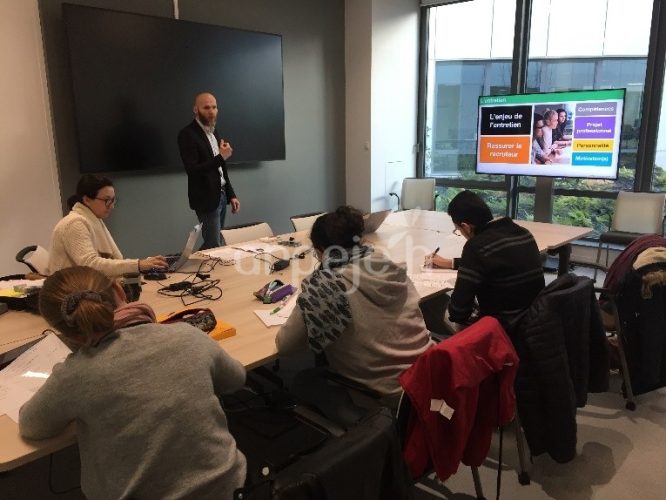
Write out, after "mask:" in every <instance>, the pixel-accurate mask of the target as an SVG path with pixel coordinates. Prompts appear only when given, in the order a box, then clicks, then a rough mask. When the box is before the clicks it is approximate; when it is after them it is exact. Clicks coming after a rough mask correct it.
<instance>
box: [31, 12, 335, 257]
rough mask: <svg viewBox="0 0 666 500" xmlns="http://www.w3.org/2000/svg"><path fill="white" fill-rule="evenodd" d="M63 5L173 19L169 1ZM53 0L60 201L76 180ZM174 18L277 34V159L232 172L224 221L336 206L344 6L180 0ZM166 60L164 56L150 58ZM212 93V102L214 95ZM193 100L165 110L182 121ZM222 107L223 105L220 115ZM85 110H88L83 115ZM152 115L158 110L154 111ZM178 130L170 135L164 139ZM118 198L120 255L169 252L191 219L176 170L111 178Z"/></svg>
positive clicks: (48, 32)
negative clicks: (280, 75)
mask: <svg viewBox="0 0 666 500" xmlns="http://www.w3.org/2000/svg"><path fill="white" fill-rule="evenodd" d="M68 2H69V3H77V4H81V5H89V6H94V7H103V8H109V9H114V10H122V11H126V12H134V13H140V14H149V15H155V16H163V17H173V3H172V1H171V0H141V1H136V0H88V1H83V0H68ZM62 3H63V1H62V0H39V9H40V17H41V23H42V33H43V39H44V46H45V54H46V61H47V78H48V87H49V95H50V100H51V105H52V109H53V121H54V130H55V140H56V157H57V162H58V170H59V176H60V183H61V191H62V193H63V198H64V199H66V198H67V196H68V195H69V194H71V193H72V192H73V191H74V188H75V185H76V181H77V179H78V177H79V169H78V160H77V154H76V140H75V138H76V127H75V124H74V114H73V106H72V94H71V87H70V83H69V63H68V59H67V52H66V43H65V42H66V40H65V32H64V27H63V24H62V14H61V5H62ZM178 5H179V14H180V16H179V17H180V19H183V20H188V21H196V22H205V23H209V24H218V25H223V26H229V27H234V28H242V29H250V30H256V31H265V32H270V33H277V34H280V35H282V44H283V67H284V100H285V138H286V160H284V161H272V162H262V163H255V164H243V165H237V166H232V167H231V168H230V171H229V175H230V177H231V180H232V183H233V185H234V189H235V191H236V194H237V195H238V197H239V198H240V200H241V213H240V214H238V215H236V216H231V215H228V216H227V225H234V224H240V223H243V222H251V221H256V220H264V221H267V222H269V223H270V224H271V226H272V227H273V230H274V231H275V232H276V233H280V232H286V231H289V230H291V224H290V222H289V216H290V215H293V214H297V213H304V212H311V211H315V210H330V209H332V208H334V207H335V206H337V205H338V204H340V203H342V202H343V201H344V189H345V179H344V176H345V171H344V158H345V133H344V117H345V99H344V85H345V80H344V79H345V70H344V1H343V0H289V1H285V2H274V1H270V0H180V1H179V2H178ZM155 56H156V57H163V58H164V64H168V63H169V55H168V54H156V55H155ZM219 97H220V96H218V99H219ZM191 101H192V96H174V97H173V102H170V103H165V104H164V105H165V106H167V105H170V106H179V107H182V108H183V126H184V125H186V124H187V123H188V122H189V121H190V120H191ZM223 111H224V110H223V109H222V112H223ZM91 112H94V110H91ZM155 113H156V114H159V110H155ZM177 133H178V131H177V130H174V134H173V140H174V141H175V140H176V135H177ZM112 178H113V180H114V183H115V186H116V191H117V194H118V197H119V198H120V202H119V204H118V206H117V207H116V209H115V211H114V213H113V214H112V215H111V217H110V218H109V219H108V220H107V224H108V226H109V228H110V230H111V232H112V233H113V235H114V238H115V239H116V242H117V243H118V245H119V246H120V248H121V249H122V251H123V253H124V254H125V255H126V256H128V257H141V256H145V255H153V254H156V253H163V252H171V251H177V250H178V247H179V246H180V245H181V244H182V242H183V241H184V238H185V236H186V233H187V232H188V229H189V227H190V226H191V225H192V224H194V223H195V222H196V217H195V215H194V212H192V211H191V210H190V209H189V206H188V203H187V178H186V176H185V174H184V172H183V173H163V174H150V175H148V174H143V175H142V174H126V173H114V174H112Z"/></svg>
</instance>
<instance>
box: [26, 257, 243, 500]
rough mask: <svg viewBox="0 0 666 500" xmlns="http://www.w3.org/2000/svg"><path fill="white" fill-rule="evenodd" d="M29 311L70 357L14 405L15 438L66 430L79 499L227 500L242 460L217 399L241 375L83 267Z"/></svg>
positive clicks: (217, 353) (201, 341)
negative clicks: (72, 434)
mask: <svg viewBox="0 0 666 500" xmlns="http://www.w3.org/2000/svg"><path fill="white" fill-rule="evenodd" d="M39 302H40V304H39V306H40V312H41V314H42V316H44V318H45V319H46V321H47V322H48V323H49V324H50V325H51V326H52V327H53V328H54V329H57V330H58V331H60V332H61V333H62V334H63V336H64V340H65V341H66V342H67V344H68V345H70V346H71V347H72V348H73V349H74V353H73V354H71V355H69V356H68V357H67V359H65V361H64V362H63V363H61V364H58V365H56V366H55V367H54V369H53V373H52V374H51V376H50V377H49V378H48V379H47V380H46V382H45V383H44V385H43V386H42V387H41V389H39V391H37V393H36V394H35V395H34V396H33V398H32V399H30V400H29V401H28V402H27V403H26V404H25V405H24V406H23V408H21V411H20V415H19V428H20V432H21V435H22V436H23V437H25V438H27V439H46V438H50V437H54V436H57V435H58V434H60V433H61V432H62V431H63V430H64V429H65V427H66V426H67V425H68V424H69V423H70V422H76V424H77V425H76V432H77V437H78V442H79V449H80V453H81V488H82V490H83V493H84V494H85V495H86V497H88V498H197V499H205V498H231V497H232V494H233V491H234V490H235V489H236V488H239V487H241V486H242V485H243V483H244V481H245V473H246V462H245V457H244V456H243V454H242V453H241V452H240V451H239V450H238V449H237V448H236V442H235V440H234V438H233V437H232V436H231V434H230V433H229V430H228V427H227V420H226V417H225V414H224V411H222V407H221V406H220V402H219V399H218V397H219V396H220V395H221V394H222V393H227V392H233V391H235V390H237V389H240V388H241V387H242V386H243V384H244V383H245V369H244V368H243V366H242V365H241V364H240V363H239V362H238V361H236V360H234V359H232V358H231V357H230V356H229V355H227V354H226V353H225V352H224V351H223V350H222V349H220V347H219V345H218V344H217V343H216V342H215V341H213V340H212V339H210V338H209V337H208V336H206V335H205V334H203V333H202V332H201V331H200V330H198V329H196V328H194V327H192V326H190V325H188V324H185V323H176V324H172V325H159V324H155V314H154V313H153V311H152V309H151V308H150V307H149V306H148V305H146V304H142V303H138V302H132V303H129V304H127V303H126V302H125V300H124V293H123V290H122V288H121V287H120V286H119V285H118V284H117V283H115V282H114V281H113V280H111V279H109V278H107V277H106V276H104V275H103V274H102V273H100V272H98V271H95V270H93V269H91V268H87V267H71V268H67V269H63V270H61V271H58V272H56V273H55V274H53V275H52V276H50V277H49V278H47V279H46V281H45V282H44V286H43V288H42V290H41V292H40V299H39Z"/></svg>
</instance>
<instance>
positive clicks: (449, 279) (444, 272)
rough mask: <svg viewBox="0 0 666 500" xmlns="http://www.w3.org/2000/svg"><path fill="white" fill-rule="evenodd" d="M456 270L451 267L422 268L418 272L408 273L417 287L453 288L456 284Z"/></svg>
mask: <svg viewBox="0 0 666 500" xmlns="http://www.w3.org/2000/svg"><path fill="white" fill-rule="evenodd" d="M457 276H458V272H457V271H453V270H451V269H433V268H422V272H420V273H418V274H409V278H410V279H411V280H412V282H413V283H414V286H415V287H416V288H417V289H436V290H444V289H453V288H454V287H455V286H456V277H457Z"/></svg>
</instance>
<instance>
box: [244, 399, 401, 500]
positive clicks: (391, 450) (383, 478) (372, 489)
mask: <svg viewBox="0 0 666 500" xmlns="http://www.w3.org/2000/svg"><path fill="white" fill-rule="evenodd" d="M271 489H272V493H273V497H271V498H301V499H304V498H331V499H333V498H381V499H386V500H399V499H403V498H410V496H411V495H410V494H409V489H410V484H409V481H408V478H407V476H406V474H405V473H404V463H403V461H402V457H401V453H400V444H399V443H398V437H397V435H396V432H395V428H394V423H393V418H392V416H391V413H390V412H389V410H388V409H386V408H381V409H378V410H377V411H376V412H375V413H373V414H372V415H370V416H368V417H366V418H365V419H363V420H362V421H361V422H359V423H358V424H357V425H356V426H355V427H352V428H350V429H349V430H348V431H347V432H346V433H345V434H343V435H342V436H340V437H337V438H332V439H329V440H328V441H327V442H326V444H325V445H324V446H323V447H322V448H320V449H319V450H317V451H316V452H314V453H312V454H311V455H309V456H307V457H304V458H302V459H300V460H299V461H297V462H295V463H294V464H293V465H291V466H289V467H287V468H285V469H284V470H282V471H281V472H279V473H278V474H277V476H276V477H275V480H274V481H273V484H272V488H271ZM245 498H247V497H245Z"/></svg>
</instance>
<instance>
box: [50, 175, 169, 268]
mask: <svg viewBox="0 0 666 500" xmlns="http://www.w3.org/2000/svg"><path fill="white" fill-rule="evenodd" d="M117 201H118V199H117V198H116V193H115V190H114V189H113V183H112V182H111V180H110V179H108V178H107V177H103V176H99V175H93V174H85V175H83V176H82V177H81V179H79V182H78V184H77V185H76V194H75V195H74V196H72V197H70V198H69V200H68V205H69V208H70V212H69V214H67V215H66V216H65V217H64V218H62V219H61V220H60V222H58V224H56V227H55V229H54V230H53V236H52V238H51V249H50V252H49V273H54V272H56V271H59V270H60V269H64V268H66V267H72V266H88V267H92V268H93V269H97V270H98V271H101V272H102V273H104V274H106V275H107V276H109V277H119V276H122V275H123V274H128V273H136V272H140V271H148V270H150V269H154V268H158V269H162V268H166V267H167V262H166V259H165V258H164V257H162V256H161V255H158V256H156V257H146V258H145V259H125V258H123V254H122V253H120V250H119V249H118V246H117V245H116V242H115V241H113V238H112V237H111V233H109V230H108V229H107V228H106V225H105V224H104V219H106V218H107V217H108V216H109V215H111V212H112V211H113V208H114V207H115V206H116V202H117Z"/></svg>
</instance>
